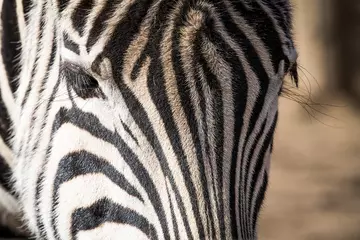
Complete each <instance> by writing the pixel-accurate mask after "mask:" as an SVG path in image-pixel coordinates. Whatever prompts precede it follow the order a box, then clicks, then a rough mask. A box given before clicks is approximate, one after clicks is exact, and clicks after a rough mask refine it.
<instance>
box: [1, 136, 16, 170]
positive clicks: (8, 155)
mask: <svg viewBox="0 0 360 240" xmlns="http://www.w3.org/2000/svg"><path fill="white" fill-rule="evenodd" d="M0 151H1V156H2V157H3V158H4V159H5V162H6V163H7V165H9V166H10V168H13V167H14V161H13V152H12V151H11V149H10V148H9V147H8V145H6V143H5V142H4V140H3V139H2V137H1V136H0Z"/></svg>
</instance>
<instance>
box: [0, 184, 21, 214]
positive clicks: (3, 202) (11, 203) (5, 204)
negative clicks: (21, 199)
mask: <svg viewBox="0 0 360 240" xmlns="http://www.w3.org/2000/svg"><path fill="white" fill-rule="evenodd" d="M0 196H1V197H0V213H2V212H8V213H11V214H17V213H18V210H19V207H18V204H17V201H16V199H15V198H14V197H13V196H12V195H11V194H10V193H9V192H7V191H6V190H5V189H4V188H3V187H2V186H0Z"/></svg>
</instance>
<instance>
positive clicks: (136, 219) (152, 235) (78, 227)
mask: <svg viewBox="0 0 360 240" xmlns="http://www.w3.org/2000/svg"><path fill="white" fill-rule="evenodd" d="M84 219H86V221H84ZM105 222H115V223H119V224H124V225H130V226H134V227H136V228H137V229H139V230H140V231H142V232H143V233H144V234H146V235H147V237H148V238H149V239H157V238H158V236H157V233H156V230H155V227H154V226H153V225H152V224H150V223H149V222H148V220H147V219H146V218H145V217H143V216H141V215H140V214H138V213H137V212H135V211H133V210H131V209H128V208H125V207H123V206H121V205H118V204H116V203H114V202H112V201H111V200H109V199H106V198H104V199H101V200H99V201H97V202H96V203H94V204H92V205H91V206H90V207H86V208H80V209H77V210H76V211H75V212H74V213H73V214H72V216H71V223H72V224H71V233H72V237H73V239H75V238H76V234H77V233H78V232H79V231H84V230H91V229H94V228H96V227H98V226H100V225H102V224H104V223H105Z"/></svg>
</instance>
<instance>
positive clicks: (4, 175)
mask: <svg viewBox="0 0 360 240" xmlns="http://www.w3.org/2000/svg"><path fill="white" fill-rule="evenodd" d="M11 174H12V173H11V168H10V166H9V165H7V163H6V161H5V159H4V158H3V156H1V154H0V186H2V187H3V188H4V189H5V190H6V191H7V192H8V193H9V194H11V193H12V192H13V190H14V189H13V186H12V184H11Z"/></svg>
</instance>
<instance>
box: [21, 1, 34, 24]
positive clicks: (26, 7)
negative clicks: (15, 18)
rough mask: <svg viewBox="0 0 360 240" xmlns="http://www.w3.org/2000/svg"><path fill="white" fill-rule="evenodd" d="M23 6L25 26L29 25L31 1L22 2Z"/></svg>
mask: <svg viewBox="0 0 360 240" xmlns="http://www.w3.org/2000/svg"><path fill="white" fill-rule="evenodd" d="M22 6H23V12H24V18H25V24H28V23H29V12H30V9H31V6H32V1H31V0H22Z"/></svg>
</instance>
